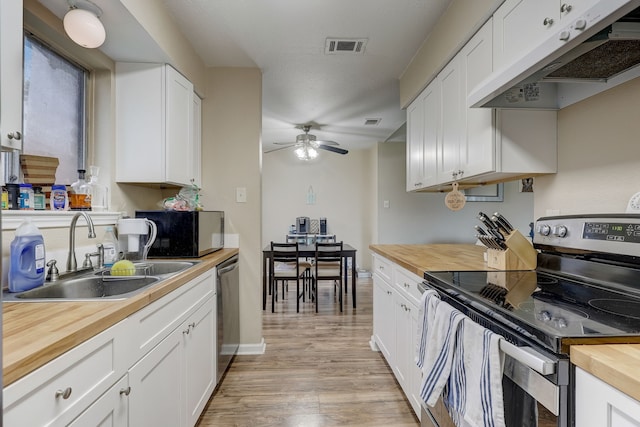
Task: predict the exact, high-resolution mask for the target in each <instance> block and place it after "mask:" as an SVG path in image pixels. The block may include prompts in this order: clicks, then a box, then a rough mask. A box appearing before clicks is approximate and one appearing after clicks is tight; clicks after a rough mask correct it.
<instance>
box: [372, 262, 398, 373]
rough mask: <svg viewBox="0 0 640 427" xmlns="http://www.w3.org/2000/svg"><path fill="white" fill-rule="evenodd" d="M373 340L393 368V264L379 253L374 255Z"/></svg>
mask: <svg viewBox="0 0 640 427" xmlns="http://www.w3.org/2000/svg"><path fill="white" fill-rule="evenodd" d="M373 266H374V271H373V340H372V341H373V342H374V343H375V345H376V346H377V347H378V349H379V350H380V351H381V352H382V354H383V355H384V357H385V359H386V360H387V363H388V364H389V366H391V367H392V368H393V366H394V364H395V363H394V360H393V357H394V356H395V345H396V344H395V322H394V320H393V318H394V309H393V288H392V287H391V273H392V271H391V269H392V264H391V263H390V262H389V261H388V260H386V259H384V258H382V257H379V256H377V255H374V257H373Z"/></svg>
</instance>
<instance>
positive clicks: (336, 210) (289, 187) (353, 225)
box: [262, 149, 375, 269]
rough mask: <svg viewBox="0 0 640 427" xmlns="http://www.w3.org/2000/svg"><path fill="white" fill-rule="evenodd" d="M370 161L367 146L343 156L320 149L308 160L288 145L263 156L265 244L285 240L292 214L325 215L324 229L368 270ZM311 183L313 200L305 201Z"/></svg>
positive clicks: (371, 216)
mask: <svg viewBox="0 0 640 427" xmlns="http://www.w3.org/2000/svg"><path fill="white" fill-rule="evenodd" d="M371 161H372V156H371V153H370V150H351V151H349V154H347V155H344V156H342V155H339V154H335V153H330V152H328V151H322V152H321V153H320V156H319V158H318V159H317V160H315V161H311V162H302V161H300V160H298V159H296V158H295V155H294V154H293V150H292V149H285V150H280V151H274V152H271V153H266V154H264V155H263V169H262V198H263V205H262V244H263V246H266V245H268V244H269V242H271V241H274V242H284V241H285V238H286V234H287V232H288V230H289V226H290V225H292V224H295V221H296V217H299V216H307V217H309V218H312V219H313V218H316V219H317V218H320V217H326V218H327V227H328V232H329V233H332V234H336V237H337V239H338V240H342V241H343V242H345V243H348V244H350V245H352V246H353V247H355V248H356V250H357V251H358V252H357V257H356V259H357V264H358V266H360V267H363V268H366V269H370V262H371V261H370V259H369V258H370V257H369V256H368V249H367V248H368V246H369V244H370V243H371V230H372V229H373V227H372V221H373V215H372V212H371V211H370V206H371V204H370V200H371V198H372V197H374V196H375V194H373V191H372V188H373V186H372V185H371V179H372V178H371V173H370V170H371V167H372V165H371ZM309 187H313V191H314V193H315V197H316V203H315V204H307V193H308V190H309ZM363 255H364V256H363Z"/></svg>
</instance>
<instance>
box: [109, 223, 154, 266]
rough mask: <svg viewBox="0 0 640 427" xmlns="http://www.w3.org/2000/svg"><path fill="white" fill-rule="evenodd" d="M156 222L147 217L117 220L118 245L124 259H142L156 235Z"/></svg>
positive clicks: (144, 257) (145, 257)
mask: <svg viewBox="0 0 640 427" xmlns="http://www.w3.org/2000/svg"><path fill="white" fill-rule="evenodd" d="M157 231H158V229H157V227H156V224H155V223H154V222H153V221H151V220H149V219H147V218H123V219H119V220H118V246H119V247H120V250H121V251H122V254H123V256H124V259H128V260H129V261H143V260H145V259H147V255H149V249H150V248H151V246H152V245H153V243H154V242H155V240H156V236H157Z"/></svg>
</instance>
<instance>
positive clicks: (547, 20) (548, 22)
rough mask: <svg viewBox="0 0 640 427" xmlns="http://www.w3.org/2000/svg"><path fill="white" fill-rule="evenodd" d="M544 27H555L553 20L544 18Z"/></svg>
mask: <svg viewBox="0 0 640 427" xmlns="http://www.w3.org/2000/svg"><path fill="white" fill-rule="evenodd" d="M542 25H544V26H545V27H550V26H551V25H553V18H544V21H542Z"/></svg>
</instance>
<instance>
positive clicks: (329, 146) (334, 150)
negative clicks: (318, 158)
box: [318, 144, 349, 154]
mask: <svg viewBox="0 0 640 427" xmlns="http://www.w3.org/2000/svg"><path fill="white" fill-rule="evenodd" d="M318 148H319V149H321V150H327V151H333V152H334V153H338V154H347V153H348V152H349V151H347V150H344V149H342V148H338V147H333V146H331V145H324V144H321V145H318Z"/></svg>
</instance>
